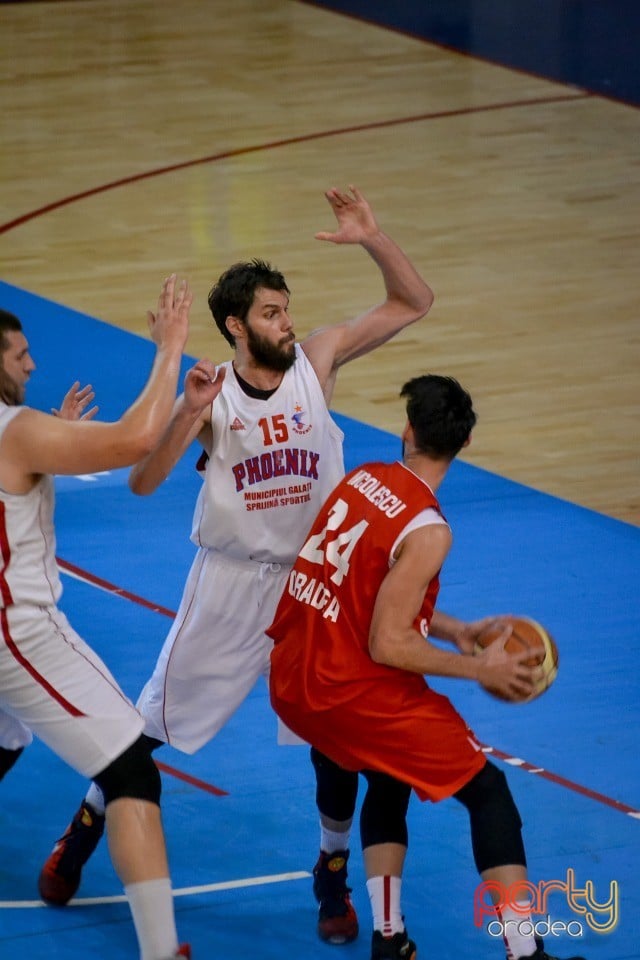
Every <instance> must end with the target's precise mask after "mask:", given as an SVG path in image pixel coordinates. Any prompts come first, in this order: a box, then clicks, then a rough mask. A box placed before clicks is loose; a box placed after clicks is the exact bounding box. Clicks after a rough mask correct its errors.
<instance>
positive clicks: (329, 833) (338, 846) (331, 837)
mask: <svg viewBox="0 0 640 960" xmlns="http://www.w3.org/2000/svg"><path fill="white" fill-rule="evenodd" d="M345 825H346V830H341V831H340V832H338V831H337V830H328V829H327V828H326V827H323V826H322V822H320V849H321V850H323V851H324V852H325V853H335V852H336V850H348V849H349V842H350V840H351V820H345Z"/></svg>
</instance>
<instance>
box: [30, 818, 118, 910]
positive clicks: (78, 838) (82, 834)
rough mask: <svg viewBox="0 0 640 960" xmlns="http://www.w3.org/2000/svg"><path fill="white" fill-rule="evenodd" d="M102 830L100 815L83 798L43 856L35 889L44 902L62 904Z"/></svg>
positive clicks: (74, 885) (102, 824)
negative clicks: (43, 861) (36, 888)
mask: <svg viewBox="0 0 640 960" xmlns="http://www.w3.org/2000/svg"><path fill="white" fill-rule="evenodd" d="M103 833H104V815H102V814H99V813H96V812H95V811H94V810H93V808H92V807H90V806H89V804H88V803H85V801H84V800H83V801H82V803H81V804H80V809H79V810H78V811H77V813H76V814H75V816H74V818H73V820H72V821H71V823H70V824H69V826H68V827H67V829H66V830H65V832H64V834H63V835H62V836H61V837H60V839H59V840H57V841H56V843H55V846H54V848H53V850H52V851H51V853H50V854H49V856H48V858H47V859H46V861H45V863H44V866H43V868H42V870H41V871H40V876H39V877H38V890H39V891H40V896H41V897H42V899H43V900H44V902H45V903H50V904H53V905H54V906H57V907H62V906H64V905H65V903H68V902H69V900H71V898H72V896H73V895H74V893H75V892H76V890H77V889H78V887H79V886H80V878H81V876H82V868H83V866H84V865H85V863H86V862H87V860H88V859H89V857H90V856H91V854H92V853H93V851H94V850H95V848H96V847H97V846H98V843H99V841H100V837H101V836H102V834H103Z"/></svg>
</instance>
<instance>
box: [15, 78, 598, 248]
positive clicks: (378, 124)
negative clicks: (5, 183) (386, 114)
mask: <svg viewBox="0 0 640 960" xmlns="http://www.w3.org/2000/svg"><path fill="white" fill-rule="evenodd" d="M591 96H592V94H590V93H583V92H579V93H567V94H559V95H558V96H555V97H534V98H533V99H531V100H511V101H506V102H504V103H490V104H486V105H485V106H478V107H461V108H460V109H459V110H440V111H436V112H434V113H421V114H416V115H415V116H409V117H396V118H395V119H391V120H376V121H372V122H370V123H361V124H356V125H354V126H350V127H337V128H336V129H334V130H320V131H318V132H316V133H303V134H300V135H299V136H297V137H285V138H284V139H282V140H270V141H267V142H266V143H256V144H253V145H250V146H247V147H236V148H235V149H233V150H224V151H222V152H221V153H212V154H210V155H209V156H206V157H197V158H196V159H194V160H183V161H182V162H180V163H172V164H169V165H168V166H165V167H158V168H157V169H155V170H146V171H144V172H143V173H134V174H132V175H131V176H129V177H122V178H121V179H119V180H112V181H110V182H109V183H103V184H101V185H100V186H97V187H90V188H89V189H88V190H82V191H81V192H80V193H73V194H71V195H69V196H68V197H62V198H61V199H60V200H54V201H53V202H52V203H47V204H45V206H43V207H38V208H37V209H36V210H30V211H29V212H28V213H23V214H22V215H21V216H19V217H15V218H14V219H13V220H8V221H7V222H6V223H2V224H0V234H3V233H8V232H9V231H10V230H14V229H15V228H16V227H21V226H22V225H23V224H25V223H28V222H29V221H30V220H35V219H36V218H37V217H42V216H44V215H45V214H47V213H52V212H53V211H54V210H59V209H60V208H61V207H67V206H70V204H72V203H77V202H78V201H79V200H86V199H87V198H88V197H95V196H97V195H98V194H100V193H106V192H107V191H108V190H116V189H118V188H119V187H125V186H128V185H129V184H132V183H139V182H140V181H141V180H151V179H152V178H153V177H161V176H164V175H165V174H167V173H176V172H177V171H178V170H187V169H189V167H197V166H200V165H202V164H206V163H215V162H217V161H218V160H228V159H230V158H232V157H242V156H245V155H246V154H248V153H259V152H260V151H261V150H275V149H277V148H279V147H288V146H292V145H293V144H296V143H309V142H311V141H312V140H323V139H326V138H328V137H340V136H343V135H345V134H349V133H361V132H362V131H364V130H381V129H383V128H384V127H395V126H401V125H403V124H406V123H420V122H422V121H424V120H442V119H445V118H448V117H462V116H467V115H469V114H473V113H488V112H489V111H497V110H510V109H513V108H514V107H530V106H536V105H538V104H547V103H548V104H552V103H562V102H564V101H568V100H584V99H586V98H588V97H591Z"/></svg>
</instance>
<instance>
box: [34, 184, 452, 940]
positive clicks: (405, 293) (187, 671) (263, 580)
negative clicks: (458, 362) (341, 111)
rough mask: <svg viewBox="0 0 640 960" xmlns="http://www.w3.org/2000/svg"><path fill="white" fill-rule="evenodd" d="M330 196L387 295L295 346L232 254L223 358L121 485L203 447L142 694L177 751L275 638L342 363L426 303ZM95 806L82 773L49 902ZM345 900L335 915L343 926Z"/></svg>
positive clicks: (265, 663) (284, 291) (189, 382)
mask: <svg viewBox="0 0 640 960" xmlns="http://www.w3.org/2000/svg"><path fill="white" fill-rule="evenodd" d="M326 198H327V200H328V201H329V204H330V205H331V208H332V210H333V212H334V214H335V216H336V219H337V222H338V225H337V229H336V230H335V232H321V233H318V234H316V237H317V238H318V239H320V240H328V241H331V242H333V243H336V244H360V245H361V246H362V247H363V248H364V249H365V250H366V252H367V253H368V254H369V256H370V257H371V258H372V259H373V260H374V262H375V263H376V264H377V266H378V268H379V269H380V271H381V274H382V279H383V282H384V286H385V289H386V296H385V298H384V300H383V302H382V303H380V304H379V305H378V306H375V307H373V308H372V309H370V310H369V311H368V312H366V313H364V314H362V315H361V316H359V317H356V318H355V319H353V320H350V321H348V322H344V323H338V324H336V325H335V326H330V327H325V328H323V329H321V330H317V331H316V332H314V333H312V334H311V335H310V336H308V337H307V338H306V339H305V340H304V341H303V342H302V343H300V344H298V343H296V340H295V334H294V328H293V321H292V319H291V317H290V315H289V289H288V287H287V284H286V282H285V280H284V277H283V276H282V274H281V273H279V272H278V271H277V270H273V269H272V268H271V267H270V266H269V265H268V264H265V263H263V262H261V261H253V262H251V263H244V264H236V265H235V266H233V267H231V268H230V269H229V270H228V271H227V272H226V273H225V274H223V275H222V277H221V278H220V280H219V282H218V284H217V285H216V286H215V287H214V288H213V290H212V291H211V293H210V295H209V306H210V309H211V311H212V314H213V317H214V319H215V322H216V324H217V326H218V328H219V330H220V332H221V333H222V335H223V336H224V337H225V338H226V339H227V341H228V342H229V343H230V344H231V345H232V346H233V347H234V350H235V357H234V359H233V361H230V362H228V363H224V364H221V365H219V366H218V367H217V368H216V367H214V365H213V364H212V363H211V362H210V361H207V360H201V361H199V362H198V363H197V364H196V365H195V367H194V368H193V369H192V370H191V371H190V372H189V374H188V375H187V378H186V381H185V391H184V394H183V395H182V396H181V397H180V398H179V399H178V401H177V403H176V406H175V408H174V413H173V417H172V419H171V423H170V425H169V427H168V429H167V431H166V433H165V435H164V437H163V439H162V441H161V443H160V444H159V445H158V446H157V448H156V449H155V450H154V451H153V452H152V453H151V454H150V455H149V456H148V457H146V458H145V459H144V460H142V461H141V462H140V463H138V464H137V465H136V466H135V467H134V469H133V471H132V473H131V478H130V485H131V488H132V489H133V491H134V492H135V493H138V494H149V493H152V492H153V490H155V489H156V488H157V487H158V485H159V484H160V483H162V481H163V480H164V479H165V478H166V477H167V475H168V474H169V473H170V471H171V470H172V468H173V467H174V465H175V464H176V462H177V461H178V459H179V458H180V457H181V456H182V454H183V453H184V452H185V450H186V449H187V447H188V446H189V445H190V444H191V442H192V441H193V440H194V439H196V438H197V439H198V440H199V442H200V443H201V445H202V448H203V451H204V454H205V455H206V468H205V469H204V479H203V486H202V490H201V493H200V496H199V498H198V502H197V506H196V510H195V516H194V522H193V530H192V539H193V541H194V543H196V544H197V546H198V548H199V549H198V552H197V554H196V557H195V559H194V562H193V565H192V567H191V571H190V573H189V576H188V579H187V583H186V585H185V588H184V593H183V596H182V601H181V603H180V608H179V610H178V613H177V616H176V619H175V621H174V624H173V626H172V628H171V630H170V632H169V635H168V637H167V639H166V642H165V644H164V647H163V649H162V651H161V653H160V656H159V658H158V662H157V664H156V668H155V670H154V673H153V675H152V677H151V679H150V680H149V682H148V683H147V684H146V686H145V687H144V689H143V691H142V694H141V696H140V699H139V701H138V708H139V710H140V711H141V713H142V715H143V716H144V718H145V721H146V726H145V734H146V735H148V736H149V737H150V738H152V739H153V740H154V741H156V743H170V744H171V745H172V746H174V747H177V748H178V749H180V750H183V751H184V752H186V753H193V752H195V751H196V750H198V749H199V748H200V747H201V746H202V745H203V744H205V743H207V742H208V741H209V740H211V739H212V738H213V737H214V736H215V735H216V733H217V732H218V731H219V730H220V728H221V727H222V726H223V725H224V724H225V723H226V721H227V720H228V719H229V717H230V716H231V715H232V714H233V713H234V711H235V710H237V708H238V707H239V706H240V704H241V703H242V702H243V700H244V699H245V698H246V697H247V695H248V694H249V692H250V690H251V689H252V687H253V686H254V684H255V682H256V680H257V679H258V678H259V677H260V676H263V677H266V676H267V674H268V670H269V656H270V652H271V646H272V644H271V641H270V640H269V639H268V638H267V637H266V635H265V633H264V631H265V629H266V627H267V626H268V625H269V624H270V623H271V620H272V618H273V614H274V612H275V608H276V604H277V601H278V599H279V597H280V594H281V592H282V589H283V586H284V584H285V581H286V579H287V575H288V572H289V569H290V566H291V565H292V563H293V561H294V559H295V557H296V555H297V552H298V550H299V548H300V546H301V544H302V541H303V538H304V535H305V533H306V531H307V529H308V528H309V527H310V525H311V523H312V521H313V520H314V519H315V516H316V514H317V512H318V509H319V507H320V506H321V504H322V503H323V502H324V500H325V498H326V497H327V495H328V494H329V492H330V491H331V490H332V489H333V487H334V486H335V484H336V483H337V481H338V480H339V479H340V478H341V477H342V475H343V473H344V469H343V458H342V439H343V436H342V432H341V430H340V429H339V428H338V427H337V425H336V424H335V423H334V422H333V420H332V419H331V417H330V415H329V411H328V404H329V402H330V400H331V395H332V392H333V388H334V384H335V379H336V375H337V372H338V369H339V368H340V367H341V366H342V365H343V364H345V363H347V362H348V361H349V360H353V359H355V358H356V357H360V356H362V355H363V354H365V353H367V352H368V351H370V350H373V349H374V348H375V347H377V346H379V345H381V344H382V343H384V342H385V341H387V340H389V339H390V338H391V337H393V336H394V335H395V334H397V333H399V331H401V330H402V329H404V328H405V327H406V326H408V325H409V324H411V323H413V322H415V321H417V320H419V319H420V318H421V317H423V316H424V315H425V314H426V313H427V312H428V310H429V308H430V307H431V304H432V302H433V294H432V292H431V290H430V288H429V287H428V286H427V284H426V283H425V282H424V281H423V280H422V278H421V277H420V276H419V275H418V273H417V272H416V270H415V269H414V267H413V266H412V265H411V263H410V262H409V260H408V259H407V257H406V256H405V255H404V253H403V252H402V251H401V250H400V248H399V247H398V246H397V245H396V244H395V243H394V242H393V240H391V239H390V237H388V236H387V235H386V234H385V233H383V232H382V230H381V229H380V228H379V226H378V224H377V222H376V219H375V217H374V214H373V212H372V210H371V207H370V206H369V204H368V202H367V201H366V199H365V198H364V197H363V195H362V194H361V193H360V192H359V190H357V189H356V188H355V187H351V188H350V190H349V191H343V190H338V189H331V190H329V191H328V192H327V193H326ZM102 809H103V803H102V799H101V797H100V792H99V790H97V789H96V788H95V786H92V788H91V789H90V791H89V794H88V795H87V798H86V801H84V802H83V804H82V805H81V807H80V809H79V810H78V812H77V814H76V816H75V817H74V819H73V821H72V823H71V824H70V825H69V827H68V828H67V831H66V833H65V835H64V836H63V837H62V838H61V839H60V841H59V842H58V844H57V845H56V849H55V850H54V852H53V853H52V854H51V856H50V857H49V859H48V860H47V862H46V863H45V865H44V867H43V870H42V872H41V875H40V892H41V895H42V896H43V898H44V899H45V900H47V901H49V902H53V903H58V904H60V903H64V902H66V901H67V900H68V899H69V898H70V897H71V896H73V894H74V893H75V891H76V889H77V888H78V885H79V883H80V874H81V869H82V865H83V864H84V863H85V862H86V860H87V859H88V857H89V856H90V855H91V853H92V851H93V849H94V848H95V845H96V843H97V842H98V839H99V837H100V833H101V831H102V816H101V814H102ZM343 886H344V883H343ZM346 890H347V888H346V886H344V897H343V898H342V899H341V900H340V903H339V904H338V910H339V911H342V914H343V915H344V912H345V911H346V910H347V903H346V899H348V897H347V893H346ZM348 909H349V911H350V912H349V915H348V917H347V918H346V921H344V916H343V924H344V922H346V924H347V926H349V927H350V929H351V932H352V933H353V934H354V935H355V932H357V920H356V918H355V914H353V909H352V907H351V906H350V904H349V905H348ZM331 919H332V918H328V920H329V921H331ZM354 931H355V932H354ZM339 935H340V936H342V932H340V934H339ZM345 939H349V937H346V938H345Z"/></svg>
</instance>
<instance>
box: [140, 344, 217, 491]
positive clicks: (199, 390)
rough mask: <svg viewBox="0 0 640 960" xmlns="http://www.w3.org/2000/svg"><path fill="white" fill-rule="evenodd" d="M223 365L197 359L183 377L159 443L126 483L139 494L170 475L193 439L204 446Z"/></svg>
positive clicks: (207, 445)
mask: <svg viewBox="0 0 640 960" xmlns="http://www.w3.org/2000/svg"><path fill="white" fill-rule="evenodd" d="M224 375H225V368H224V367H220V369H219V370H216V368H215V367H214V365H213V364H212V363H211V361H210V360H199V361H198V362H197V363H196V364H195V366H193V367H192V368H191V370H189V372H188V373H187V376H186V378H185V385H184V393H183V394H181V395H180V396H179V397H178V399H177V400H176V402H175V404H174V407H173V413H172V415H171V419H170V421H169V424H168V426H167V428H166V430H165V432H164V434H163V436H162V438H161V440H160V442H159V443H158V445H157V446H156V447H155V448H154V449H153V450H152V451H151V452H150V453H149V454H148V455H147V456H146V457H144V458H143V459H142V460H140V461H139V462H138V463H136V464H135V466H134V467H133V469H132V470H131V473H130V474H129V486H130V488H131V489H132V490H133V492H134V493H137V494H138V495H139V496H146V495H147V494H149V493H153V491H154V490H156V489H157V488H158V487H159V486H160V484H161V483H163V482H164V481H165V480H166V478H167V477H168V476H169V474H170V473H171V471H172V470H173V468H174V467H175V465H176V463H177V462H178V460H179V459H180V457H181V456H182V454H183V453H184V452H185V450H186V449H187V447H188V446H189V445H190V444H191V443H192V441H193V440H195V439H196V437H198V438H199V439H200V442H201V443H202V445H203V447H205V449H208V447H209V446H210V443H208V440H209V438H210V423H211V405H212V403H213V401H214V400H215V398H216V397H217V396H218V394H219V393H220V390H221V389H222V383H223V380H224Z"/></svg>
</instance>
